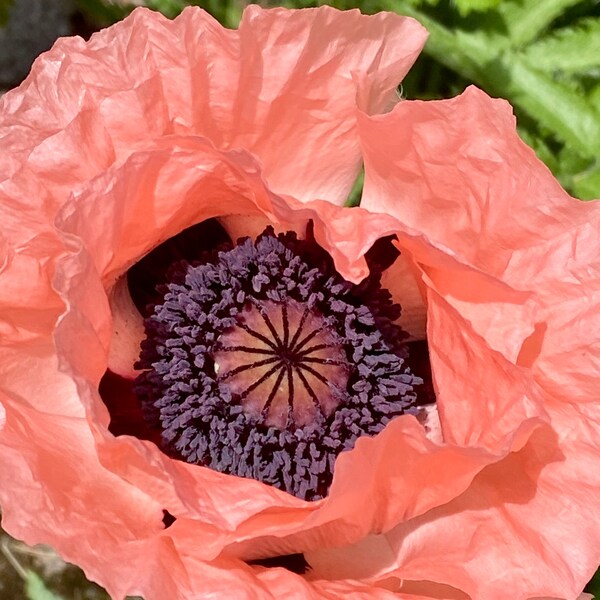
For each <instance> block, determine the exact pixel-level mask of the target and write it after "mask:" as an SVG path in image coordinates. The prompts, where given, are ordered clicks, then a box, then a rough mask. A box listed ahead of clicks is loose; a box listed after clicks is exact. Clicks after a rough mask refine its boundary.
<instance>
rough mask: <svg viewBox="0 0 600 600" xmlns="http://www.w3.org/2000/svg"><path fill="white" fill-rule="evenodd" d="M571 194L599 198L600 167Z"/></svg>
mask: <svg viewBox="0 0 600 600" xmlns="http://www.w3.org/2000/svg"><path fill="white" fill-rule="evenodd" d="M572 189H573V194H574V195H575V196H577V197H578V198H580V199H581V200H595V199H598V198H600V165H596V166H595V168H592V169H588V170H587V171H584V172H582V173H579V174H577V175H575V176H574V177H573V183H572ZM595 589H596V593H597V594H599V595H600V577H599V578H598V581H597V582H596V588H595Z"/></svg>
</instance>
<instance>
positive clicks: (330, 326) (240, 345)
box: [135, 228, 422, 500]
mask: <svg viewBox="0 0 600 600" xmlns="http://www.w3.org/2000/svg"><path fill="white" fill-rule="evenodd" d="M380 276H381V272H380V270H378V269H377V267H376V265H371V275H370V276H369V278H368V279H367V280H365V281H363V282H362V283H361V284H359V285H353V284H351V283H350V282H347V281H345V280H344V279H343V278H342V277H341V276H340V275H339V274H338V273H337V272H336V271H335V267H334V265H333V261H332V260H331V258H330V257H329V255H328V254H327V253H326V252H324V250H323V249H322V248H320V247H319V246H318V245H317V244H316V242H315V241H314V239H313V238H312V236H311V235H308V239H307V240H298V239H297V237H296V235H295V234H294V233H287V234H284V235H283V234H282V235H278V236H276V235H275V234H274V233H273V230H272V229H270V228H269V229H267V230H266V231H265V232H264V233H263V234H262V235H261V236H259V237H258V238H257V240H256V241H255V242H253V241H251V240H250V239H245V240H241V241H240V242H239V243H238V245H237V246H235V247H230V248H228V249H226V250H222V251H220V252H218V253H215V254H214V255H213V256H211V257H208V259H207V260H204V261H202V262H199V263H193V264H190V263H188V262H185V261H182V262H180V263H177V264H176V265H174V266H173V267H172V268H171V270H170V275H169V280H170V282H169V283H168V284H167V285H165V286H164V288H163V290H162V292H163V298H162V301H161V302H159V303H158V304H156V305H155V307H154V310H153V312H152V314H151V315H150V316H149V317H148V319H146V322H145V323H146V333H147V339H146V340H145V341H144V342H143V343H142V351H141V355H140V361H139V363H138V365H137V366H138V368H140V369H144V371H143V372H142V374H141V375H140V376H139V377H138V378H137V380H136V384H135V391H136V393H137V394H138V397H139V398H140V400H141V403H142V408H143V411H144V415H145V418H146V420H147V421H148V423H149V424H150V425H151V426H152V427H154V428H156V429H157V430H159V431H160V433H161V439H162V446H163V449H164V450H165V451H166V452H168V453H169V454H171V455H172V456H175V457H178V458H181V459H183V460H186V461H188V462H191V463H194V464H199V465H203V466H207V467H211V468H213V469H216V470H218V471H221V472H224V473H231V474H234V475H239V476H242V477H252V478H255V479H258V480H260V481H263V482H264V483H268V484H272V485H274V486H276V487H278V488H280V489H283V490H286V491H288V492H290V493H292V494H294V495H296V496H298V497H300V498H304V499H307V500H313V499H318V498H322V497H324V496H325V495H326V494H327V490H328V489H329V486H330V484H331V480H332V477H333V466H334V462H335V458H336V457H337V455H338V454H339V453H340V452H342V451H344V450H349V449H351V448H352V447H353V446H354V443H355V442H356V439H357V438H358V437H360V436H361V435H375V434H376V433H378V432H379V431H381V429H383V427H385V425H386V424H387V423H388V422H389V420H390V419H392V418H394V417H395V416H398V415H401V414H404V413H406V412H411V413H415V412H416V410H417V409H416V394H415V390H414V386H415V385H419V384H421V383H422V381H421V380H420V379H419V378H417V377H415V376H414V375H413V374H412V373H411V372H410V369H409V368H408V367H407V365H406V359H407V350H406V345H405V344H404V343H403V340H404V339H405V337H406V334H405V333H404V332H403V331H402V330H401V329H400V328H399V327H398V326H397V325H395V324H394V322H393V321H394V320H395V319H397V317H398V316H399V314H400V307H399V306H398V305H397V304H394V303H393V302H392V300H391V297H390V294H389V292H387V290H384V289H382V288H381V287H380V285H379V281H380Z"/></svg>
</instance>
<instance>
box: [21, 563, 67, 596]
mask: <svg viewBox="0 0 600 600" xmlns="http://www.w3.org/2000/svg"><path fill="white" fill-rule="evenodd" d="M25 572H26V574H27V575H26V578H25V595H26V596H27V598H28V600H64V598H63V597H62V596H58V595H56V594H54V593H53V592H51V591H50V590H49V589H48V588H47V587H46V586H45V585H44V582H43V581H42V578H41V577H40V576H39V575H38V574H37V573H35V572H34V571H31V570H30V569H27V570H26V571H25Z"/></svg>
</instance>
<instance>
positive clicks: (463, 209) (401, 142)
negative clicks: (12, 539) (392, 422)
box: [361, 88, 600, 600]
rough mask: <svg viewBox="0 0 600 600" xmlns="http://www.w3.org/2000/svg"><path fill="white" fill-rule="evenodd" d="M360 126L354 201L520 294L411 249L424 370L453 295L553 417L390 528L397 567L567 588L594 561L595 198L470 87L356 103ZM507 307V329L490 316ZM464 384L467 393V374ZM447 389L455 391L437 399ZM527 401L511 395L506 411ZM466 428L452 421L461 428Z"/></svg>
mask: <svg viewBox="0 0 600 600" xmlns="http://www.w3.org/2000/svg"><path fill="white" fill-rule="evenodd" d="M392 131H393V135H392V134H390V132H392ZM361 135H362V140H363V147H364V152H365V166H366V176H365V191H364V195H363V206H366V207H368V208H370V209H371V210H375V211H385V212H386V213H389V214H391V215H393V216H396V217H397V218H398V219H400V220H401V221H403V222H404V223H406V224H407V225H408V226H410V227H411V228H415V229H418V230H420V231H422V232H423V234H424V235H425V236H427V238H428V239H429V240H431V242H432V243H433V244H435V245H436V246H440V247H447V248H448V249H451V250H449V253H450V252H451V254H452V255H453V256H454V257H455V258H456V259H457V261H458V262H460V263H462V264H463V265H465V266H466V265H470V266H471V267H474V268H475V269H477V270H480V271H482V272H484V273H488V274H489V275H490V276H491V277H494V278H496V279H497V280H498V282H504V283H505V284H507V285H508V286H510V288H508V289H513V290H514V293H515V294H517V295H516V296H514V297H515V300H517V299H518V293H519V292H521V293H524V294H525V295H524V296H523V298H522V302H521V305H520V306H518V305H516V304H515V300H511V299H510V297H509V296H507V297H506V298H505V299H504V300H502V298H497V300H500V302H501V304H500V305H498V304H497V303H496V302H497V300H496V301H494V300H493V299H492V298H490V297H489V295H488V293H487V292H486V291H485V289H483V290H482V288H480V287H478V286H474V285H473V283H474V280H473V279H472V278H470V277H467V278H465V277H464V276H461V275H460V271H457V270H448V269H444V271H441V272H440V271H439V270H437V269H433V270H432V269H431V266H430V265H428V264H426V263H423V262H421V265H422V268H423V273H424V280H425V281H427V279H429V282H428V294H427V300H428V305H429V312H428V318H429V321H428V333H429V337H428V339H429V343H430V349H431V350H432V352H433V355H432V364H433V368H434V378H435V379H436V380H437V378H438V377H439V375H440V374H442V373H444V370H445V371H446V373H447V374H450V373H451V370H448V369H447V367H448V366H449V365H450V364H452V361H453V359H454V356H455V353H456V349H457V344H456V336H455V334H454V333H451V330H450V331H449V330H448V324H449V321H448V316H449V315H450V312H449V311H448V308H449V307H453V308H454V309H456V311H457V313H458V314H460V315H461V318H463V319H464V320H465V323H464V325H466V327H465V326H463V327H461V328H460V331H461V333H464V331H466V330H467V329H468V324H470V325H471V327H472V329H473V330H474V332H476V333H477V334H479V335H481V336H482V337H483V339H484V340H486V342H487V344H489V346H490V347H491V348H494V349H495V350H497V351H498V352H499V353H502V354H503V355H504V356H506V357H507V358H508V359H510V360H511V362H514V363H516V364H517V365H518V366H519V367H520V368H522V369H523V370H524V372H528V374H529V375H528V377H529V378H530V379H531V380H532V381H533V389H537V391H536V393H535V397H537V398H538V401H539V399H541V400H542V401H543V407H544V411H545V413H546V415H547V418H548V422H549V426H550V428H549V429H548V430H546V431H544V430H543V429H542V430H539V431H537V432H536V433H534V434H533V436H532V437H530V438H529V439H528V440H526V443H525V444H524V445H523V447H522V449H521V450H520V451H519V452H517V453H516V454H512V455H510V456H508V457H507V458H505V459H504V460H503V461H500V462H499V463H498V464H497V465H492V466H489V467H487V468H486V469H484V470H483V471H482V472H481V473H480V474H479V475H478V476H477V477H476V478H475V480H474V482H473V484H472V485H471V486H470V487H469V489H468V490H467V491H466V492H465V493H464V494H462V495H461V496H459V497H457V498H456V500H454V501H452V502H450V503H448V504H446V505H445V506H441V507H438V508H436V509H433V510H432V511H430V512H429V513H427V514H426V515H422V516H420V517H417V518H416V519H413V520H411V521H407V522H406V523H404V524H402V525H399V526H398V527H397V529H395V530H394V531H392V532H390V533H389V534H386V536H385V537H386V542H385V543H386V544H387V545H390V546H391V548H392V550H391V553H392V555H393V556H394V557H395V560H396V561H397V569H396V570H395V571H394V572H395V573H396V574H397V575H398V577H401V578H407V579H418V578H422V579H434V580H435V581H439V582H443V583H446V584H449V585H453V586H456V587H458V588H459V589H461V590H464V591H465V592H466V593H468V594H469V595H470V596H472V597H476V598H479V597H485V598H490V599H495V598H498V599H499V600H500V599H501V598H504V597H505V590H506V589H510V590H511V598H515V599H518V600H521V599H523V600H525V599H526V598H530V597H531V596H540V597H541V596H552V597H556V596H560V597H561V598H562V597H564V598H572V597H574V596H576V595H577V593H578V592H580V591H581V588H582V587H583V585H584V583H585V582H586V581H587V580H588V579H589V578H590V577H591V575H592V573H593V572H594V570H595V569H596V567H597V566H598V563H599V562H600V513H599V508H598V505H597V503H595V502H593V501H591V498H592V497H594V496H595V495H596V491H597V490H598V488H599V487H600V475H599V472H598V469H597V464H598V456H599V452H600V443H599V439H600V438H599V437H598V432H599V430H600V407H599V404H598V392H597V389H598V386H597V383H598V373H599V372H600V371H599V367H600V343H599V335H600V321H599V315H600V310H599V299H600V296H599V295H598V289H599V285H600V261H599V260H598V256H600V245H599V241H598V236H597V228H598V223H599V219H600V211H599V210H598V208H599V205H598V203H597V202H596V203H588V204H584V203H581V202H578V201H576V200H574V199H572V198H570V197H569V196H568V195H567V194H565V192H564V191H563V190H562V189H561V188H560V186H559V185H558V183H557V182H556V181H555V180H554V178H553V177H552V176H551V174H550V173H549V172H548V170H547V169H546V168H545V167H544V166H543V165H542V164H541V163H540V162H539V161H538V160H537V159H536V158H535V155H534V154H533V152H532V151H531V150H530V149H529V148H527V147H526V146H525V145H524V144H523V143H522V142H521V141H520V140H519V139H518V137H517V136H516V134H515V131H514V118H513V117H512V114H511V112H510V108H509V107H508V106H507V105H506V103H504V102H502V101H497V100H491V99H489V98H488V97H487V96H485V94H483V93H482V92H480V91H478V90H476V89H474V88H470V89H469V90H467V91H466V92H465V93H464V94H463V95H462V96H461V97H459V98H456V99H453V100H449V101H440V102H432V103H424V102H404V103H401V104H400V105H398V106H397V107H396V108H395V109H394V111H393V112H392V113H390V114H389V115H386V116H383V117H373V118H370V117H367V116H364V117H362V119H361ZM399 190H400V192H399ZM432 215H435V218H432ZM435 292H437V293H439V294H441V295H442V297H443V300H444V302H447V303H448V304H447V305H446V307H445V308H444V305H443V303H440V302H439V301H438V300H437V299H436V298H438V296H437V294H435ZM434 299H436V300H435V302H434ZM503 307H504V308H503ZM440 309H442V312H439V311H440ZM498 309H499V312H498ZM506 309H509V310H508V312H507V310H506ZM436 315H439V317H437V318H436ZM511 315H512V317H511V318H509V319H507V320H508V321H509V324H508V329H507V325H506V324H504V325H503V324H502V323H501V322H500V321H499V320H498V316H500V317H501V318H504V319H506V317H509V316H511ZM438 319H439V322H437V321H438ZM515 324H516V325H517V327H516V328H515ZM519 331H520V334H519ZM471 344H472V342H469V345H471ZM436 355H437V358H436ZM445 364H446V366H444V365H445ZM473 367H475V365H473ZM471 372H472V373H473V379H472V382H471V385H475V386H476V387H477V381H480V385H479V390H480V400H479V401H480V402H484V403H486V404H487V400H488V389H489V388H488V386H486V385H485V380H483V379H479V373H477V372H476V371H474V369H473V368H471ZM451 379H452V377H451V378H450V381H448V380H446V381H445V382H444V385H443V386H440V385H438V386H437V389H438V394H439V396H438V402H439V406H440V417H441V420H442V429H443V431H444V433H445V434H446V435H451V436H455V435H456V433H457V432H459V431H460V430H457V429H456V428H455V427H450V428H449V427H448V425H449V422H448V417H449V413H448V410H449V409H450V407H452V408H451V410H456V411H457V412H458V410H459V408H462V406H461V401H460V393H458V389H455V390H454V392H452V391H451V390H452V387H451V385H450V386H449V385H448V383H449V382H450V383H451ZM492 382H493V383H492ZM501 382H502V378H496V379H493V380H491V381H490V385H494V386H497V385H498V384H499V383H501ZM510 387H511V389H514V388H513V387H512V386H510ZM465 391H467V394H466V395H465V396H464V398H465V399H467V398H468V402H469V403H473V402H474V401H475V398H476V397H477V394H476V393H475V390H473V391H471V392H469V391H468V390H465ZM446 393H449V394H450V396H451V397H452V399H453V400H452V403H450V402H447V403H445V402H443V398H444V395H445V394H446ZM506 399H507V400H508V397H507V398H506ZM500 406H501V405H498V406H497V407H496V408H497V409H500ZM515 408H516V409H517V413H514V412H513V411H514V410H515ZM531 408H532V405H531V404H529V408H528V407H527V404H523V405H522V406H521V407H520V408H517V407H515V406H514V405H513V403H512V402H508V403H507V405H506V408H505V412H504V414H505V416H506V417H507V418H508V419H509V422H508V425H509V427H511V426H513V425H514V422H516V421H518V420H519V419H520V418H525V417H526V415H527V413H528V411H529V410H531ZM511 412H513V416H511ZM519 412H520V413H521V415H520V416H519ZM457 416H458V415H457ZM515 418H516V421H514V422H513V425H511V421H513V419H515ZM501 422H502V419H501V420H500V421H499V422H497V425H498V427H500V429H502V425H501ZM456 423H457V424H458V421H456ZM473 424H475V422H473ZM450 425H451V424H450ZM464 427H468V423H464V424H463V428H464ZM472 433H473V430H471V429H470V428H469V429H468V430H463V432H462V433H461V434H460V440H461V442H462V443H464V442H465V441H467V440H468V439H469V436H471V435H472ZM482 433H484V432H482ZM465 435H466V436H467V438H465ZM485 437H486V438H489V437H490V434H489V432H485ZM449 439H451V438H449ZM492 439H493V434H492ZM473 441H474V440H473Z"/></svg>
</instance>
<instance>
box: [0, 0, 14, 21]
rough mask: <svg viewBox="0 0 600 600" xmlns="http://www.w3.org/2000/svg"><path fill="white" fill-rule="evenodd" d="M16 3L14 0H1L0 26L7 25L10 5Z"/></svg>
mask: <svg viewBox="0 0 600 600" xmlns="http://www.w3.org/2000/svg"><path fill="white" fill-rule="evenodd" d="M13 4H14V0H0V27H2V26H3V25H6V22H7V21H8V16H9V14H10V7H11V6H12V5H13Z"/></svg>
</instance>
